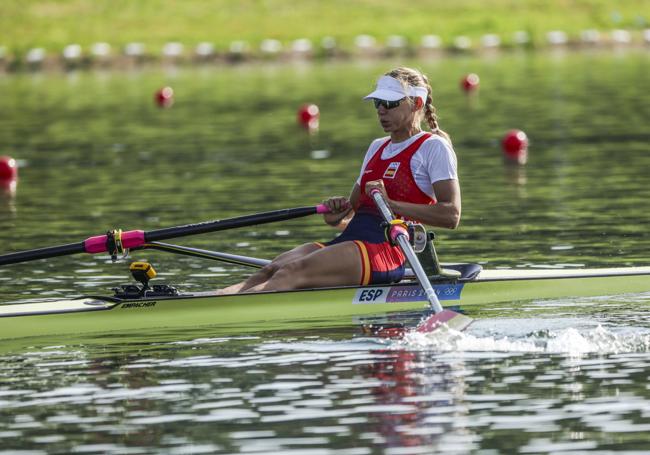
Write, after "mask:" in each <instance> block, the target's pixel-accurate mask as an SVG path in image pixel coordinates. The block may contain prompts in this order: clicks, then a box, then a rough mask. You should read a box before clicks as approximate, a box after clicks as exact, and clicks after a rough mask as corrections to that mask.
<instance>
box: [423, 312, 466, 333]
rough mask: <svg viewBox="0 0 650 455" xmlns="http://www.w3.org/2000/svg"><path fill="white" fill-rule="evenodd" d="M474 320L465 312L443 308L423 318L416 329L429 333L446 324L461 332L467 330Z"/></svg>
mask: <svg viewBox="0 0 650 455" xmlns="http://www.w3.org/2000/svg"><path fill="white" fill-rule="evenodd" d="M472 321H473V319H472V318H470V317H469V316H465V315H464V314H460V313H456V312H455V311H451V310H442V311H440V312H439V313H436V314H432V315H431V316H428V317H427V318H426V319H424V320H422V322H420V323H419V324H418V326H417V327H416V328H415V330H416V331H418V332H420V333H429V332H433V331H434V330H436V329H438V328H440V327H441V326H442V325H446V326H447V327H449V328H450V329H453V330H457V331H459V332H461V331H463V330H465V329H466V328H467V327H468V326H469V325H470V324H471V323H472Z"/></svg>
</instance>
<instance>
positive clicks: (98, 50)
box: [90, 42, 111, 59]
mask: <svg viewBox="0 0 650 455" xmlns="http://www.w3.org/2000/svg"><path fill="white" fill-rule="evenodd" d="M90 54H91V55H92V56H93V57H95V58H99V59H105V58H108V57H109V56H110V55H111V45H110V44H108V43H103V42H101V43H95V44H93V45H92V46H91V47H90Z"/></svg>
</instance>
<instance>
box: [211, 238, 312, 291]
mask: <svg viewBox="0 0 650 455" xmlns="http://www.w3.org/2000/svg"><path fill="white" fill-rule="evenodd" d="M319 249H320V247H319V246H318V245H316V244H315V243H305V244H303V245H300V246H297V247H296V248H294V249H292V250H289V251H285V252H284V253H282V254H280V255H279V256H277V257H276V258H275V259H273V261H271V263H270V264H269V265H267V266H264V267H262V268H261V269H260V270H259V271H258V272H256V273H254V274H253V275H251V276H250V277H248V278H247V279H245V280H244V281H242V282H240V283H237V284H233V285H231V286H228V287H226V288H223V289H219V290H218V291H217V295H222V294H237V293H239V292H245V291H246V290H248V289H250V288H252V287H254V286H257V285H259V284H261V283H264V282H266V281H268V280H269V279H270V278H271V277H272V276H273V275H274V274H275V272H277V271H278V270H279V269H280V268H281V267H282V266H283V265H285V264H287V263H289V262H292V261H295V260H296V259H298V258H301V257H303V256H306V255H308V254H310V253H312V252H313V251H316V250H319Z"/></svg>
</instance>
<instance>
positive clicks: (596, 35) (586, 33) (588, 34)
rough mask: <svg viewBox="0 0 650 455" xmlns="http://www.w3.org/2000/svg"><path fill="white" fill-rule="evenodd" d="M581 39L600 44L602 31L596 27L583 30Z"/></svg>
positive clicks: (588, 42)
mask: <svg viewBox="0 0 650 455" xmlns="http://www.w3.org/2000/svg"><path fill="white" fill-rule="evenodd" d="M580 41H582V43H583V44H590V45H595V44H598V43H600V32H599V31H598V30H594V29H589V30H583V31H582V32H580Z"/></svg>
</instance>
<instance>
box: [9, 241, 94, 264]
mask: <svg viewBox="0 0 650 455" xmlns="http://www.w3.org/2000/svg"><path fill="white" fill-rule="evenodd" d="M83 252H85V249H84V244H83V242H80V243H70V244H68V245H59V246H50V247H47V248H38V249H35V250H29V251H18V252H16V253H10V254H4V255H2V256H0V265H7V264H17V263H19V262H26V261H35V260H37V259H47V258H53V257H57V256H67V255H70V254H76V253H83Z"/></svg>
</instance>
